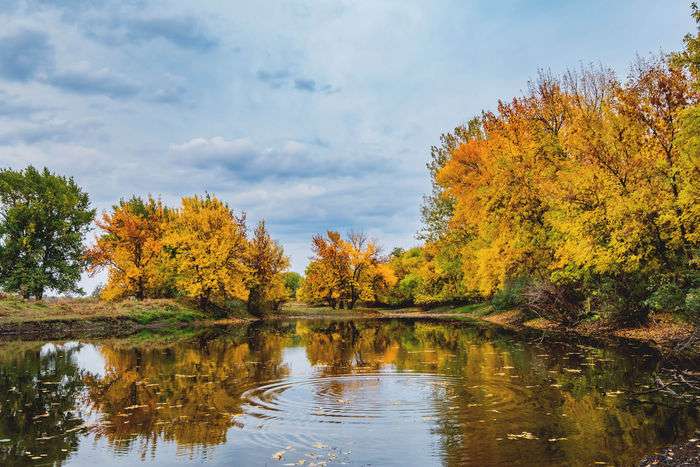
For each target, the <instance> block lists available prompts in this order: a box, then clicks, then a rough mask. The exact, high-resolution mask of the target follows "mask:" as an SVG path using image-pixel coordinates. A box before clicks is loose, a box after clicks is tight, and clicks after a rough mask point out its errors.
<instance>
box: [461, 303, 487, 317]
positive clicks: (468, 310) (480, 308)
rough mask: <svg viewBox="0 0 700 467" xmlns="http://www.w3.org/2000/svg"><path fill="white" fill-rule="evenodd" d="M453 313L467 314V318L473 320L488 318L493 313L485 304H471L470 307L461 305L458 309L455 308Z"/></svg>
mask: <svg viewBox="0 0 700 467" xmlns="http://www.w3.org/2000/svg"><path fill="white" fill-rule="evenodd" d="M454 311H455V312H456V313H463V314H467V315H469V316H473V317H475V318H479V317H482V316H488V315H490V314H491V313H493V312H494V309H493V307H492V306H491V305H490V304H489V303H486V302H482V303H472V304H470V305H463V306H460V307H458V308H455V309H454Z"/></svg>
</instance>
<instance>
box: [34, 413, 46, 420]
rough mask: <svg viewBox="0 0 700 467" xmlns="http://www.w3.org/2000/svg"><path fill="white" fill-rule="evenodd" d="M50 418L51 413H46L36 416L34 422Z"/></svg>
mask: <svg viewBox="0 0 700 467" xmlns="http://www.w3.org/2000/svg"><path fill="white" fill-rule="evenodd" d="M48 416H49V413H48V412H46V413H42V414H40V415H37V416H35V417H34V418H33V419H32V420H38V419H40V418H46V417H48Z"/></svg>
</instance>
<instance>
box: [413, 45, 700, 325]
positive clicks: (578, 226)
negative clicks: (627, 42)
mask: <svg viewBox="0 0 700 467" xmlns="http://www.w3.org/2000/svg"><path fill="white" fill-rule="evenodd" d="M697 102H698V93H697V91H696V90H695V89H694V88H693V86H692V83H691V81H690V79H689V74H688V73H685V72H684V71H683V70H682V69H680V68H678V67H676V66H673V65H672V64H670V63H669V61H668V60H667V59H666V58H665V57H662V58H659V59H645V60H641V59H640V60H639V61H638V62H637V63H636V64H635V66H634V67H633V69H632V72H631V73H630V77H629V79H628V80H627V81H626V82H624V83H623V82H620V81H618V80H617V79H616V78H615V76H614V74H613V73H612V72H610V71H608V70H605V69H595V68H584V69H582V70H581V71H579V72H570V73H567V74H565V75H564V76H561V77H558V76H554V75H552V74H551V73H546V72H543V73H541V75H540V76H539V78H538V79H537V80H536V81H534V82H532V83H530V85H529V86H528V91H527V93H526V94H525V95H523V96H522V97H518V98H515V99H513V100H511V101H510V102H499V105H498V109H497V111H496V112H486V113H484V114H483V115H482V117H481V119H480V121H481V125H482V128H481V131H480V135H481V136H480V137H478V138H472V139H470V140H469V141H466V142H463V143H462V144H460V145H459V146H457V147H456V148H454V149H453V150H452V151H451V153H450V156H449V157H448V159H447V160H446V161H445V162H444V164H443V166H442V168H441V169H440V170H439V171H438V173H437V176H436V182H437V183H438V184H439V185H440V186H441V189H442V190H443V192H444V194H445V196H448V197H449V198H450V199H451V200H453V212H452V214H451V217H450V219H449V223H448V230H447V235H443V237H442V238H441V239H440V241H439V242H433V244H432V245H426V248H429V247H433V248H434V247H436V246H437V247H438V252H439V250H441V249H444V248H448V247H451V248H454V247H455V246H458V250H459V251H458V253H457V254H456V255H455V254H451V255H448V256H449V257H453V258H454V257H459V258H460V262H461V264H462V270H463V281H464V286H465V287H467V288H468V289H473V290H477V291H479V292H480V293H481V294H482V295H484V296H486V297H489V296H492V295H494V294H495V293H497V292H499V291H502V290H504V289H506V288H508V287H509V284H514V283H518V284H523V281H525V283H529V284H530V287H538V286H541V292H542V293H533V294H531V296H533V297H538V300H539V302H538V304H537V308H538V309H543V304H542V303H541V300H542V298H543V297H545V298H546V297H551V298H552V299H553V300H554V298H556V300H559V301H561V300H562V299H563V297H566V298H567V299H568V300H572V301H574V302H576V303H578V307H577V306H572V307H568V309H571V310H578V311H574V313H579V312H580V313H584V312H585V311H586V310H585V308H586V307H584V304H583V301H584V300H586V299H587V298H592V299H593V302H590V301H589V302H588V303H589V305H588V307H589V308H590V305H591V304H592V305H593V306H594V307H595V308H597V309H598V310H607V311H609V312H610V313H613V314H620V316H623V315H624V316H628V317H633V316H636V317H638V318H643V317H644V316H645V314H646V312H647V311H648V310H649V307H650V304H651V301H653V299H654V292H653V291H654V290H655V289H657V288H658V286H659V285H660V284H662V283H668V282H669V281H671V282H675V283H678V284H680V283H682V284H683V285H682V286H681V288H682V287H688V286H691V285H692V280H688V279H687V278H686V279H684V278H682V277H681V274H679V271H682V270H684V269H686V266H687V265H689V264H690V262H692V261H694V260H693V252H694V251H697V245H698V243H697V237H696V236H695V235H696V232H697V225H698V216H697V208H696V204H697V202H696V201H697V197H695V198H694V197H693V195H692V193H693V192H694V190H695V188H693V187H694V186H697V179H698V172H697V170H694V169H693V167H692V163H690V162H689V159H691V158H692V156H691V157H689V156H688V155H687V154H688V153H687V152H685V151H684V149H683V145H682V144H680V145H679V143H678V140H679V134H683V133H682V131H681V126H680V124H679V117H680V116H682V115H684V113H685V112H688V109H689V108H693V107H694V106H696V105H697ZM681 121H682V120H681ZM686 151H687V150H686ZM450 233H453V234H454V237H453V239H455V240H456V241H451V242H444V241H443V239H445V238H450ZM538 284H539V285H538ZM557 288H559V289H558V290H557ZM565 289H566V290H565ZM650 291H651V292H652V293H651V295H650ZM545 292H546V293H545ZM650 300H651V301H650ZM552 303H554V302H552ZM552 306H554V305H552ZM544 308H546V307H544ZM559 308H561V307H559ZM571 319H576V318H575V317H573V318H571Z"/></svg>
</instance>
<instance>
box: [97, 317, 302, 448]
mask: <svg viewBox="0 0 700 467" xmlns="http://www.w3.org/2000/svg"><path fill="white" fill-rule="evenodd" d="M214 337H215V338H214ZM286 339H287V338H286V337H285V336H284V335H283V334H279V333H278V334H276V333H264V332H263V333H261V332H259V331H258V330H251V332H250V333H246V332H237V333H236V334H233V335H232V334H224V335H219V336H213V335H211V334H208V333H203V334H200V335H198V336H196V337H195V338H193V339H191V340H189V341H185V342H178V343H177V344H176V345H169V346H165V347H149V346H131V347H124V346H120V345H102V346H101V347H100V351H101V352H102V355H103V356H104V358H105V361H106V368H105V375H104V376H102V377H97V376H89V377H86V379H85V381H86V383H87V386H88V394H89V398H90V400H91V401H92V403H93V405H94V407H95V408H96V409H97V410H99V411H100V413H101V414H102V417H103V421H104V423H102V426H101V428H100V431H99V433H98V437H104V438H105V439H107V441H108V442H109V443H110V444H111V445H112V446H114V448H115V449H116V450H125V449H127V448H129V447H131V446H135V445H137V446H138V450H139V452H140V453H141V456H142V457H144V458H145V457H146V456H148V455H151V456H155V447H156V445H157V442H158V440H161V439H162V440H165V441H174V442H176V443H177V445H178V449H179V450H180V451H183V450H190V451H194V450H195V449H199V450H203V451H206V448H207V446H211V445H216V444H221V443H224V442H225V441H226V434H227V432H228V430H229V428H230V427H231V426H234V425H236V424H237V421H236V417H237V416H238V415H240V413H241V404H242V400H241V394H242V393H243V392H244V391H245V390H246V389H248V388H249V387H251V385H254V383H255V382H256V381H266V380H270V379H278V378H282V377H284V376H286V375H287V373H288V369H287V367H286V366H285V365H284V364H283V363H282V358H281V357H282V348H283V346H284V343H285V340H286Z"/></svg>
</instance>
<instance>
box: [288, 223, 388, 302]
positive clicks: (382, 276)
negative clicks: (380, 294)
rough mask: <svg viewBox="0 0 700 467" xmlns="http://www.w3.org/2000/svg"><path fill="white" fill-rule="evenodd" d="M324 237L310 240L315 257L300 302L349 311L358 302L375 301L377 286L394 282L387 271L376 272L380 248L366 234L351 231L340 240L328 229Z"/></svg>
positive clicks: (336, 233) (318, 236) (308, 268)
mask: <svg viewBox="0 0 700 467" xmlns="http://www.w3.org/2000/svg"><path fill="white" fill-rule="evenodd" d="M326 235H327V237H323V236H321V235H315V236H314V237H313V240H312V248H313V252H314V258H313V259H312V261H311V262H310V263H309V266H308V267H307V269H306V278H305V281H304V285H303V286H302V288H301V290H300V292H301V296H302V297H303V299H305V300H307V301H311V302H325V303H326V304H327V305H329V306H331V307H333V308H335V307H336V306H338V307H340V308H345V307H347V308H350V309H352V308H353V307H354V306H355V304H356V303H357V301H358V300H360V299H362V300H370V301H371V300H374V299H375V297H376V293H375V292H377V289H376V288H377V287H384V286H385V285H384V284H385V283H392V282H393V278H392V276H391V275H390V274H389V272H388V271H387V270H380V269H379V265H380V263H381V261H380V258H379V248H378V246H377V244H376V243H375V242H373V241H370V240H368V238H367V237H366V235H364V234H363V233H355V232H353V233H350V234H349V235H348V238H347V239H343V238H342V236H341V235H340V234H339V233H338V232H334V231H330V230H329V231H328V232H327V233H326Z"/></svg>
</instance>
